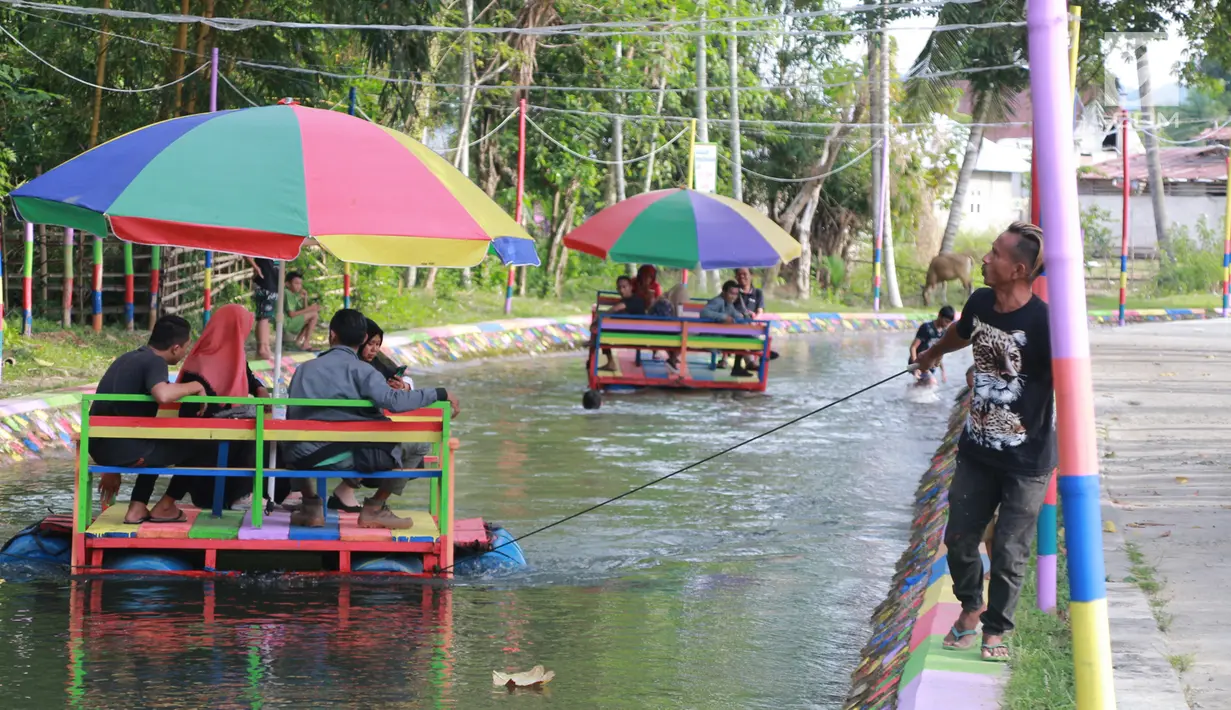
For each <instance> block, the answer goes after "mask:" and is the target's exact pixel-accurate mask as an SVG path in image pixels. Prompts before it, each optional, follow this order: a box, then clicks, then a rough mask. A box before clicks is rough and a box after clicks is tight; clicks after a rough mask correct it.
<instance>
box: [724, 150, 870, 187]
mask: <svg viewBox="0 0 1231 710" xmlns="http://www.w3.org/2000/svg"><path fill="white" fill-rule="evenodd" d="M881 143H882V141H876V142H875V143H873V144H872V145H871V147H869V148H868V149H867V150H865V151H864V152H862V153H860V154H859V155H856V156H855V157H854V158H852V159H851V160H850V162H848V163H845V164H843V165H842V166H841V167H837V168H834V169H833V170H830V171H829V172H827V173H821V174H820V175H813V176H812V177H806V178H780V177H774V176H773V175H766V174H765V173H758V172H757V171H755V170H752V169H751V168H745V167H744V166H743V165H740V166H739V167H740V170H743V171H744V172H746V173H748V174H749V175H756V176H757V177H759V178H764V179H766V180H770V181H772V182H783V183H798V182H812V181H813V180H820V179H821V178H823V177H829V176H830V175H833V174H835V173H840V172H842V171H843V170H846V169H847V168H849V167H851V166H852V165H854V164H855V163H858V162H859V161H860V160H862V159H863V156H865V155H867V154H868V153H871V152H872V151H873V150H874V149H875V148H876V146H878V145H880V144H881ZM718 157H719V158H721V159H722V160H724V161H725V162H726V163H728V164H729V165H735V161H734V160H731V159H730V158H728V157H727V156H725V155H722V154H719V155H718Z"/></svg>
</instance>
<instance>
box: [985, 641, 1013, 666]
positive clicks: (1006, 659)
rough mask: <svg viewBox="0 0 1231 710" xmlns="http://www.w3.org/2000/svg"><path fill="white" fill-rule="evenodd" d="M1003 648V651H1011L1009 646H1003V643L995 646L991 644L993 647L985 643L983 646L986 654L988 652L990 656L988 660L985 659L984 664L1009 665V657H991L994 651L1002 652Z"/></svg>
mask: <svg viewBox="0 0 1231 710" xmlns="http://www.w3.org/2000/svg"><path fill="white" fill-rule="evenodd" d="M1002 648H1003V649H1005V650H1006V651H1007V650H1008V649H1009V646H1008V645H1007V644H1003V643H993V644H991V645H988V644H986V643H985V644H983V651H985V652H987V653H988V654H989V655H988V656H987V657H986V658H984V659H983V660H984V662H986V663H1008V662H1009V657H1008V656H993V655H990V654H991V653H992V652H993V651H999V650H1000V649H1002Z"/></svg>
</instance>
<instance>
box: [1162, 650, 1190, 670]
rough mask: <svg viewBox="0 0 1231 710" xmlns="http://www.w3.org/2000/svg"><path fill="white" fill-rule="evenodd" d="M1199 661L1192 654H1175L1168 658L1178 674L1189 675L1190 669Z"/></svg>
mask: <svg viewBox="0 0 1231 710" xmlns="http://www.w3.org/2000/svg"><path fill="white" fill-rule="evenodd" d="M1195 660H1197V657H1196V655H1194V654H1191V653H1173V654H1170V655H1168V656H1167V661H1168V662H1169V663H1170V664H1171V667H1172V668H1174V669H1175V672H1176V673H1187V672H1188V669H1190V668H1192V667H1193V661H1195Z"/></svg>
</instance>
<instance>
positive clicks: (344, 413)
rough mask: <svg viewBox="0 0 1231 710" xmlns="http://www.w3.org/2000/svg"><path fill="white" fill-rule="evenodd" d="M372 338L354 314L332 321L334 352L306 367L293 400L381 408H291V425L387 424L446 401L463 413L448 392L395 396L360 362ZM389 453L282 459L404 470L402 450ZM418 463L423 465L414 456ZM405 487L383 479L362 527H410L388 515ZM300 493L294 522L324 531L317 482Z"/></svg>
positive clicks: (290, 453) (342, 448)
mask: <svg viewBox="0 0 1231 710" xmlns="http://www.w3.org/2000/svg"><path fill="white" fill-rule="evenodd" d="M366 337H367V320H366V319H365V318H364V316H363V314H362V313H360V312H359V311H357V310H354V309H353V308H344V309H342V310H340V311H338V312H337V313H335V314H334V316H333V319H331V320H330V321H329V345H330V347H329V350H327V351H325V352H324V353H323V354H321V355H320V356H319V357H317V358H316V359H315V360H309V361H308V362H305V363H303V364H301V365H300V366H299V367H298V368H297V369H296V370H295V375H294V377H292V378H291V389H290V396H291V397H292V398H293V399H350V400H368V401H370V402H373V403H374V404H375V405H376V407H304V406H292V407H288V408H287V415H286V416H287V419H312V420H316V421H326V422H347V421H373V420H376V421H384V420H387V419H388V418H387V417H386V416H385V415H384V411H385V410H387V411H390V412H409V411H413V410H416V409H422V408H423V407H426V406H428V405H429V404H432V403H433V402H444V401H447V402H449V403H450V404H451V405H452V406H453V414H454V416H456V415H457V413H458V402H457V398H456V397H454V396H452V395H450V394H449V393H448V392H447V391H445V388H443V387H435V388H428V389H417V390H395V389H393V388H392V387H390V386H389V384H388V383H387V382H386V381H385V378H384V377H382V376H381V374H380V372H379V371H377V370H376V368H374V367H372V366H371V365H370V364H368V363H366V362H364V361H362V360H360V359H359V354H358V350H359V348H360V347H362V345H363V341H364V339H365V338H366ZM387 448H388V447H385V446H382V445H381V444H367V445H365V444H362V443H333V444H329V443H324V442H309V441H304V442H293V443H289V444H287V445H285V447H284V449H283V453H284V454H285V455H286V458H287V462H288V464H289V465H291V466H294V467H296V468H300V469H308V468H319V469H324V470H354V469H355V466H356V464H355V461H356V458H357V454H361V453H369V452H364V451H361V450H365V449H366V450H370V451H376V452H379V453H387V454H388V455H389V456H391V457H392V459H393V462H394V463H395V464H396V467H397V468H405V466H404V465H403V463H404V458H405V459H406V462H409V458H410V457H409V456H406V457H404V455H403V454H404V452H403V447H401V446H394V447H392V450H389V451H386V450H385V449H387ZM415 456H416V458H419V459H420V460H421V459H422V457H421V456H419V455H417V454H415ZM405 486H406V479H404V478H386V479H381V481H380V487H379V488H378V489H377V491H376V494H375V495H373V496H372V497H371V498H368V499H367V500H365V501H364V503H363V510H362V511H361V512H360V513H359V527H361V528H387V529H391V530H404V529H406V528H409V527H411V524H412V523H411V521H410V520H409V519H407V518H400V517H398V516H396V515H394V514H393V511H391V510H389V505H388V500H389V496H391V495H394V494H400V493H401V492H402V489H403V488H404V487H405ZM296 487H297V488H298V490H299V491H301V492H302V493H303V508H302V509H301V510H300V511H298V512H296V513H295V514H294V515H292V516H291V524H292V525H302V526H306V527H323V526H324V524H325V506H324V501H323V500H322V499H321V497H320V495H318V494H317V492H316V490H315V486H314V481H313V480H312V479H310V478H308V479H298V480H297V481H296Z"/></svg>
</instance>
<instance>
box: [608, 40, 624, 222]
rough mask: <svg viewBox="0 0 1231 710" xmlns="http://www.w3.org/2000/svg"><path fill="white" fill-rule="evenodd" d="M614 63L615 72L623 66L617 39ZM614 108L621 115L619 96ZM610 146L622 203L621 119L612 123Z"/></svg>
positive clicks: (622, 137)
mask: <svg viewBox="0 0 1231 710" xmlns="http://www.w3.org/2000/svg"><path fill="white" fill-rule="evenodd" d="M615 63H616V70H617V71H618V70H619V69H620V67H621V66H622V65H623V64H624V42H623V41H622V40H618V39H617V40H616V43H615ZM616 106H617V107H618V108H619V109H621V110H620V111H617V113H622V112H623V108H624V100H623V99H622V98H620V96H619V95H617V96H616ZM611 144H612V148H613V149H614V150H615V163H616V164H615V169H616V201H618V202H623V201H624V198H625V197H626V196H627V195H626V194H625V189H624V188H625V186H624V119H622V118H619V117H616V119H615V120H614V121H612V125H611Z"/></svg>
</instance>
